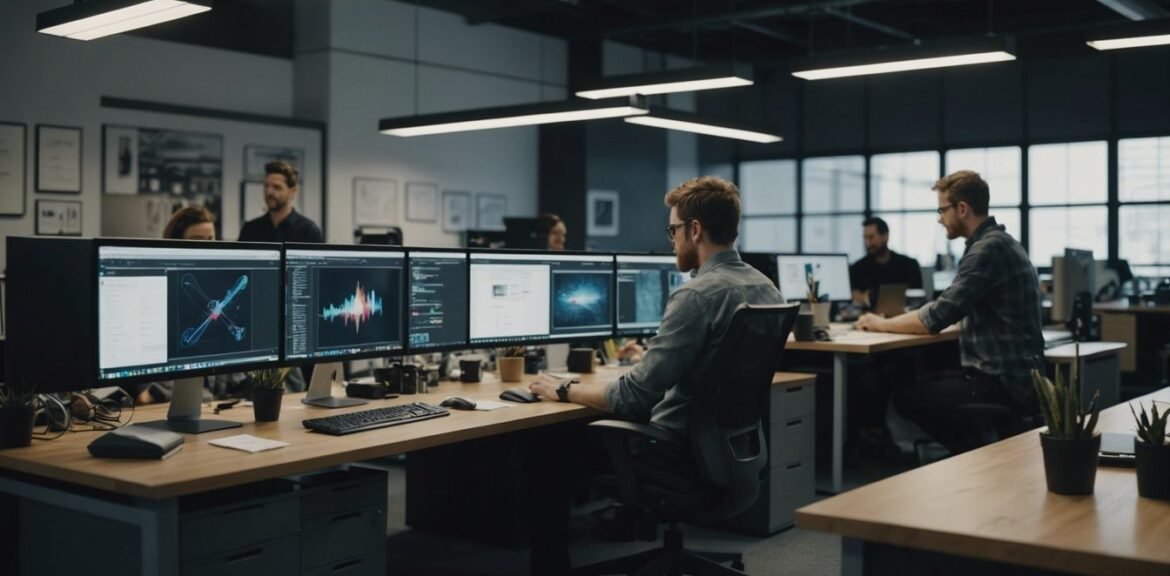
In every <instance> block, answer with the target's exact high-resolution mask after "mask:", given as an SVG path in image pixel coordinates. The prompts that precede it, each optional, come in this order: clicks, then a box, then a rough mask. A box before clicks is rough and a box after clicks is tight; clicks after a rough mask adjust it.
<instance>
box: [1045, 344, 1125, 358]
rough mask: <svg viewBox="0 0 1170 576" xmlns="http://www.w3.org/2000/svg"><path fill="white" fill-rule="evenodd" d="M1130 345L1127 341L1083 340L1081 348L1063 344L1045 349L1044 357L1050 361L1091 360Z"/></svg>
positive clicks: (1116, 352) (1112, 353)
mask: <svg viewBox="0 0 1170 576" xmlns="http://www.w3.org/2000/svg"><path fill="white" fill-rule="evenodd" d="M1126 346H1128V344H1126V343H1125V342H1081V343H1080V346H1079V349H1078V346H1077V345H1076V344H1061V345H1060V346H1053V347H1052V348H1049V349H1047V350H1045V351H1044V359H1045V360H1048V361H1049V362H1072V361H1073V360H1074V359H1075V358H1078V357H1079V358H1080V359H1081V360H1089V359H1092V358H1098V357H1101V356H1112V355H1116V354H1118V353H1119V352H1120V351H1121V350H1124V349H1125V348H1126Z"/></svg>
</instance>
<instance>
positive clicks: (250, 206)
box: [240, 181, 268, 226]
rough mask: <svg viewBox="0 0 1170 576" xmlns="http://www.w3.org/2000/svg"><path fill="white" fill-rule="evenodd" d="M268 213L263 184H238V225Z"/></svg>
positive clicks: (245, 182) (246, 182) (247, 182)
mask: <svg viewBox="0 0 1170 576" xmlns="http://www.w3.org/2000/svg"><path fill="white" fill-rule="evenodd" d="M267 213H268V205H267V204H265V203H264V183H263V182H250V181H244V182H240V225H241V226H242V225H243V223H244V222H247V221H248V220H254V219H256V218H258V217H260V216H263V215H265V214H267Z"/></svg>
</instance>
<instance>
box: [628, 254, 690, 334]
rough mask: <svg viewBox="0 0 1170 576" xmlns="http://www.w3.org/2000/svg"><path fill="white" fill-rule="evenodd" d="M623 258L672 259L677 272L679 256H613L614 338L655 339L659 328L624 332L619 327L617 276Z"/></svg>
mask: <svg viewBox="0 0 1170 576" xmlns="http://www.w3.org/2000/svg"><path fill="white" fill-rule="evenodd" d="M622 256H632V257H641V256H655V257H661V258H671V259H673V260H674V264H675V270H678V254H675V253H674V252H642V253H639V252H615V253H614V255H613V295H614V296H613V297H614V310H613V336H614V338H653V337H655V336H657V335H658V328H654V329H653V330H651V329H648V328H630V329H626V330H623V329H622V328H620V327H619V326H618V310H617V298H618V296H617V275H618V258H620V257H622ZM679 272H681V273H683V274H690V272H682V271H681V270H679ZM667 299H668V300H669V299H670V296H667ZM665 312H666V311H665V310H663V313H664V315H665ZM658 325H659V327H661V326H662V323H661V322H659V324H658Z"/></svg>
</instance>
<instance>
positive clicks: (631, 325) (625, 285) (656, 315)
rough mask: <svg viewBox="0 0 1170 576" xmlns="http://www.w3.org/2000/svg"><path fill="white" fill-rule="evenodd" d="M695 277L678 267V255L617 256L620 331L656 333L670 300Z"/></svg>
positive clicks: (641, 333)
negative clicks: (676, 291) (679, 269)
mask: <svg viewBox="0 0 1170 576" xmlns="http://www.w3.org/2000/svg"><path fill="white" fill-rule="evenodd" d="M690 279H691V275H690V274H684V273H682V272H679V271H678V264H677V262H676V260H675V257H674V256H665V255H664V256H637V255H620V254H619V255H618V256H617V332H618V334H619V335H622V336H639V335H647V334H654V333H655V332H657V331H658V325H659V324H660V323H661V322H662V314H663V312H665V310H666V300H667V298H669V297H670V295H671V294H673V293H674V291H675V290H678V288H679V287H680V286H682V285H683V284H685V283H686V282H687V280H690Z"/></svg>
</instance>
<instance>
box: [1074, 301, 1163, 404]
mask: <svg viewBox="0 0 1170 576" xmlns="http://www.w3.org/2000/svg"><path fill="white" fill-rule="evenodd" d="M1093 312H1094V313H1095V314H1097V315H1098V316H1100V318H1101V339H1102V340H1111V341H1117V342H1125V343H1127V344H1129V347H1128V348H1126V349H1125V350H1122V351H1121V355H1120V360H1121V371H1122V372H1127V373H1130V374H1132V376H1131V377H1130V379H1131V383H1132V384H1135V385H1137V386H1139V387H1144V388H1146V390H1143V391H1148V390H1149V389H1151V388H1153V387H1155V386H1160V385H1163V384H1161V382H1159V381H1158V378H1157V377H1158V376H1160V375H1161V371H1160V370H1157V369H1155V367H1156V366H1157V365H1158V363H1159V362H1162V361H1163V360H1162V358H1161V357H1160V356H1159V350H1160V349H1161V348H1162V347H1163V346H1165V345H1166V344H1167V343H1170V336H1168V334H1170V306H1164V305H1163V306H1151V305H1144V304H1140V305H1131V304H1130V303H1129V302H1128V301H1127V300H1125V299H1122V300H1118V301H1116V302H1102V303H1098V304H1094V305H1093Z"/></svg>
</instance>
